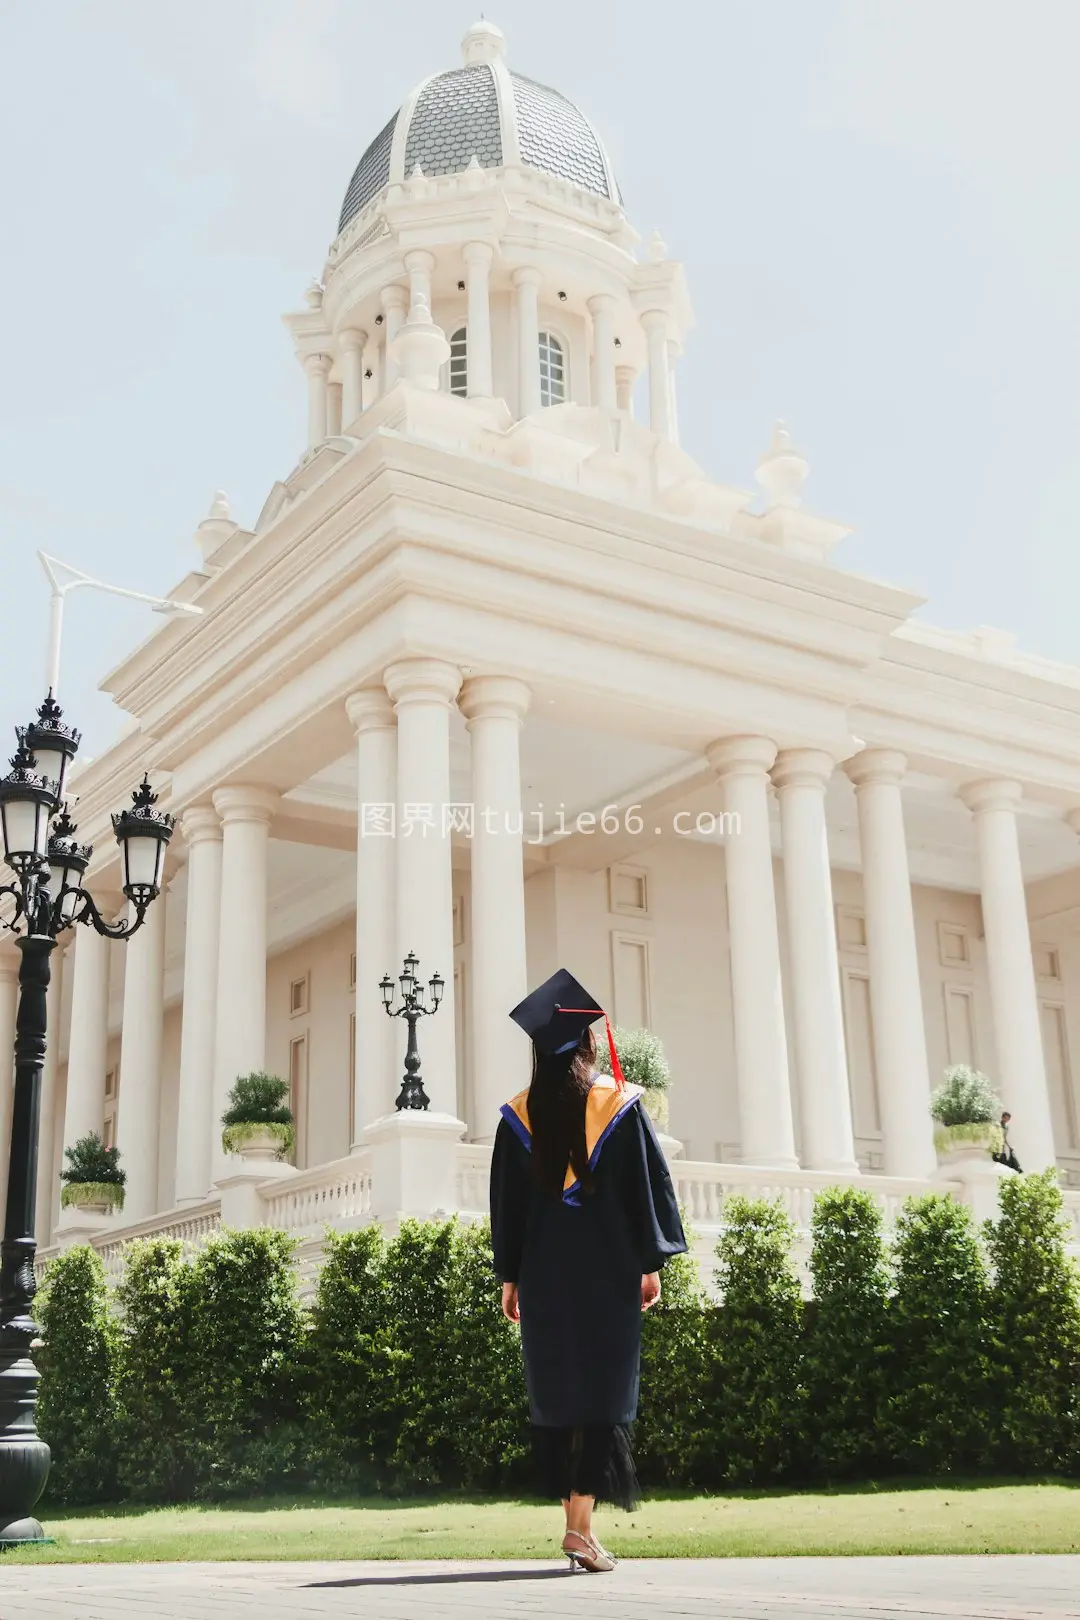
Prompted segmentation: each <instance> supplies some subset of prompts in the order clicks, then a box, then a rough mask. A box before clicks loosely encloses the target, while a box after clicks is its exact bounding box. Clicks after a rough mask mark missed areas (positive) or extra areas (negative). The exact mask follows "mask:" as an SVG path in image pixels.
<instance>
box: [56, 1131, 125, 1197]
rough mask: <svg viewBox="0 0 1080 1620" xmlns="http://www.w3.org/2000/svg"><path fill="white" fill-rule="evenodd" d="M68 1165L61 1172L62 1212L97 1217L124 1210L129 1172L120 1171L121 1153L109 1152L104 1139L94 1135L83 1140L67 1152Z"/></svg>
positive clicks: (112, 1150)
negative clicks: (87, 1211)
mask: <svg viewBox="0 0 1080 1620" xmlns="http://www.w3.org/2000/svg"><path fill="white" fill-rule="evenodd" d="M64 1158H65V1159H66V1160H67V1161H68V1162H67V1166H66V1168H65V1169H63V1170H61V1172H60V1180H61V1181H62V1182H63V1184H64V1185H63V1188H62V1190H61V1193H60V1206H61V1208H62V1209H71V1208H75V1209H84V1210H89V1211H90V1213H91V1214H94V1215H109V1214H111V1213H112V1212H113V1210H117V1209H123V1207H124V1183H125V1182H126V1181H127V1171H126V1170H121V1168H120V1153H119V1149H117V1148H114V1147H110V1148H107V1147H106V1146H105V1144H104V1142H103V1141H102V1140H101V1137H100V1136H98V1135H96V1134H95V1133H93V1132H91V1134H90V1135H89V1136H80V1138H79V1140H78V1141H77V1142H76V1143H75V1145H74V1147H69V1148H65V1149H64Z"/></svg>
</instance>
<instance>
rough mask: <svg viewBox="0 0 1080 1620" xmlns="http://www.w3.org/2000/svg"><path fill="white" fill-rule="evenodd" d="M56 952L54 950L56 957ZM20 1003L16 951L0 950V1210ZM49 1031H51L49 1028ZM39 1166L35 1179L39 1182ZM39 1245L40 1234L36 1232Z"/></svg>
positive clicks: (3, 1200) (3, 1198)
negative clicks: (17, 1011) (16, 1023)
mask: <svg viewBox="0 0 1080 1620" xmlns="http://www.w3.org/2000/svg"><path fill="white" fill-rule="evenodd" d="M57 954H58V953H57V952H56V951H54V952H53V958H54V960H55V958H56V956H57ZM18 1005H19V955H18V952H17V951H15V950H8V949H7V948H5V949H3V950H0V1213H2V1211H3V1210H4V1209H5V1208H6V1206H7V1173H8V1154H9V1152H10V1150H11V1111H12V1105H13V1103H14V1100H15V1013H16V1010H17V1008H18ZM50 1034H51V1031H50ZM41 1175H42V1172H41V1169H40V1168H39V1170H38V1183H39V1185H40V1182H41ZM38 1243H39V1245H40V1246H41V1247H44V1245H43V1244H41V1234H40V1232H39V1234H38Z"/></svg>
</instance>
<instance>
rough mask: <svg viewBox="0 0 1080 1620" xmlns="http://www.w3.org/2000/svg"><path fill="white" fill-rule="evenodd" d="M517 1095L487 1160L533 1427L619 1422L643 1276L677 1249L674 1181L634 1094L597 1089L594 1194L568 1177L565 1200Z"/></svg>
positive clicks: (628, 1393)
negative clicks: (554, 1188)
mask: <svg viewBox="0 0 1080 1620" xmlns="http://www.w3.org/2000/svg"><path fill="white" fill-rule="evenodd" d="M527 1098H528V1093H527V1092H522V1093H521V1094H520V1096H518V1097H515V1098H514V1100H513V1101H512V1102H510V1103H507V1104H506V1106H505V1107H504V1108H503V1109H502V1120H501V1122H500V1125H499V1129H498V1134H497V1135H496V1138H495V1147H494V1152H493V1154H492V1162H491V1237H492V1247H493V1250H494V1264H495V1270H496V1273H497V1274H498V1277H499V1280H500V1281H501V1282H512V1283H516V1284H517V1285H518V1300H519V1304H520V1309H521V1342H522V1350H523V1352H524V1357H525V1381H526V1385H527V1388H528V1392H529V1406H530V1410H531V1414H532V1421H533V1423H534V1424H536V1425H537V1426H538V1427H545V1428H547V1427H550V1428H571V1427H577V1426H579V1425H594V1424H595V1425H608V1424H610V1425H625V1424H629V1423H632V1422H633V1421H634V1419H635V1417H636V1416H637V1404H638V1384H639V1364H640V1353H641V1279H642V1277H643V1276H644V1275H645V1274H646V1273H648V1272H652V1271H659V1270H661V1269H662V1267H663V1266H664V1264H665V1262H666V1261H667V1260H668V1259H669V1258H670V1257H671V1255H673V1254H683V1253H685V1251H686V1247H687V1244H686V1238H685V1236H684V1234H683V1228H682V1222H681V1220H680V1219H679V1207H678V1203H677V1202H676V1198H675V1190H674V1188H673V1186H672V1182H671V1176H670V1174H669V1172H668V1168H667V1165H666V1163H665V1161H664V1155H663V1152H662V1151H661V1148H660V1144H659V1142H658V1141H657V1139H656V1132H655V1131H654V1130H653V1125H652V1121H651V1120H650V1119H649V1116H648V1115H647V1114H646V1113H645V1110H644V1109H643V1108H642V1107H641V1092H640V1090H639V1089H638V1088H637V1087H636V1086H625V1087H623V1088H622V1089H621V1090H620V1089H617V1088H616V1087H615V1086H614V1085H613V1084H612V1083H611V1081H605V1080H603V1079H598V1080H596V1081H595V1082H594V1084H593V1087H592V1090H591V1091H590V1092H589V1095H588V1098H587V1099H586V1104H585V1141H586V1147H587V1149H588V1151H589V1164H590V1167H591V1169H592V1172H593V1177H594V1183H595V1186H594V1190H593V1191H592V1192H589V1193H585V1192H583V1191H582V1189H581V1187H580V1185H579V1184H578V1183H577V1181H576V1180H575V1179H574V1175H573V1172H572V1170H569V1169H568V1170H567V1175H566V1183H565V1186H564V1189H563V1195H562V1198H561V1199H559V1198H554V1197H552V1196H550V1195H549V1194H546V1193H545V1192H543V1191H542V1190H541V1188H540V1186H539V1184H538V1183H537V1182H536V1180H535V1178H534V1176H533V1175H532V1171H531V1167H530V1164H529V1152H530V1143H531V1136H530V1132H529V1115H528V1107H527Z"/></svg>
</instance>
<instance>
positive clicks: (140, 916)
mask: <svg viewBox="0 0 1080 1620" xmlns="http://www.w3.org/2000/svg"><path fill="white" fill-rule="evenodd" d="M79 893H80V895H81V896H82V899H81V901H80V902H79V904H78V906H77V907H76V908H75V911H74V912H73V914H72V917H71V922H72V923H81V922H82V923H90V924H91V926H92V927H94V928H96V929H97V931H98V933H99V934H102V935H104V937H105V938H106V939H130V938H131V936H132V934H134V933H135V932H136V930H137V929H139V928H141V927H142V925H143V921H144V920H145V917H146V908H147V905H148V904H149V902H143V901H139V900H133V901H132V902H131V903H132V905H133V906H134V907H135V919H134V921H133V922H126V923H108V922H106V921H105V918H104V917H103V916H102V915H101V912H100V911H99V910H98V908H97V906H96V905H95V903H94V897H93V895H92V894H91V893H90V891H89V890H88V889H80V890H79Z"/></svg>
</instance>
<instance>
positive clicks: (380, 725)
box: [345, 686, 397, 737]
mask: <svg viewBox="0 0 1080 1620" xmlns="http://www.w3.org/2000/svg"><path fill="white" fill-rule="evenodd" d="M345 712H346V714H347V715H348V716H349V721H350V723H351V725H352V728H353V730H354V731H355V732H356V735H357V736H358V737H359V736H361V735H362V733H363V732H365V731H392V730H393V728H394V727H395V726H396V725H397V715H396V714H395V713H394V705H393V704H392V703H391V701H390V698H389V696H388V694H387V691H386V688H385V687H384V686H364V687H361V689H360V691H359V692H352V693H350V694H349V696H348V697H347V698H346V699H345Z"/></svg>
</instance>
